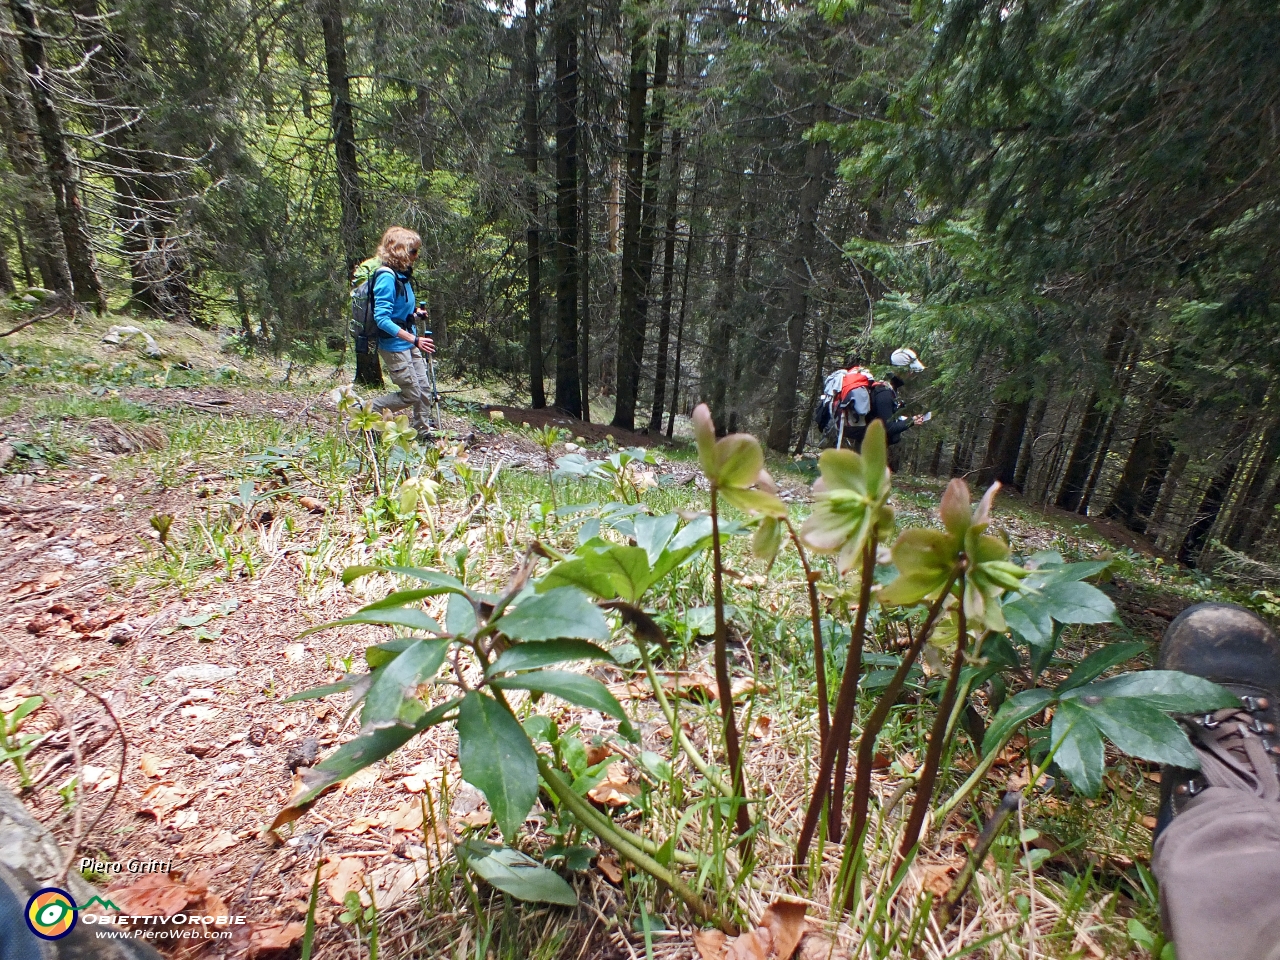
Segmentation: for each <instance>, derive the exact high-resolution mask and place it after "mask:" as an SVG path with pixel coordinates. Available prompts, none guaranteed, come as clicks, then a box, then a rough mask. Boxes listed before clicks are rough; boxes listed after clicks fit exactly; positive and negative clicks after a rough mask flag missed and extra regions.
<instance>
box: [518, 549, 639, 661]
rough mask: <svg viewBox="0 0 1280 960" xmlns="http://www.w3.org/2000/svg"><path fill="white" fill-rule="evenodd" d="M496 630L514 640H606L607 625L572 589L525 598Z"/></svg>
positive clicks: (557, 590)
mask: <svg viewBox="0 0 1280 960" xmlns="http://www.w3.org/2000/svg"><path fill="white" fill-rule="evenodd" d="M640 553H641V554H642V555H643V554H644V551H643V550H641V551H640ZM497 627H498V629H499V630H501V631H502V632H503V633H505V634H506V635H507V636H509V637H512V638H514V639H516V640H555V639H559V638H561V637H567V638H571V639H577V640H608V639H609V624H608V623H606V622H605V619H604V614H603V613H601V612H600V608H599V607H597V606H596V605H595V604H594V603H592V602H591V601H590V600H589V599H588V598H587V595H586V594H585V593H583V592H582V591H581V590H578V589H576V588H574V587H560V588H558V589H555V590H549V591H547V592H546V593H541V594H536V595H534V596H530V597H526V598H525V599H523V600H521V601H520V605H519V606H518V607H516V608H515V609H514V610H512V611H511V612H510V613H507V614H504V615H503V616H502V617H501V619H499V620H498V621H497Z"/></svg>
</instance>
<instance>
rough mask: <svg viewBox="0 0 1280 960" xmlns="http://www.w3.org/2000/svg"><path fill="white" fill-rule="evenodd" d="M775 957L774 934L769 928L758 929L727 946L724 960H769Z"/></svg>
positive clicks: (735, 939) (734, 939) (735, 938)
mask: <svg viewBox="0 0 1280 960" xmlns="http://www.w3.org/2000/svg"><path fill="white" fill-rule="evenodd" d="M771 956H773V934H772V933H770V932H769V928H768V927H756V928H755V929H754V930H748V931H747V932H746V933H744V934H742V936H740V937H734V938H733V939H732V940H730V941H729V942H728V943H727V944H726V945H725V951H724V960H768V958H769V957H771Z"/></svg>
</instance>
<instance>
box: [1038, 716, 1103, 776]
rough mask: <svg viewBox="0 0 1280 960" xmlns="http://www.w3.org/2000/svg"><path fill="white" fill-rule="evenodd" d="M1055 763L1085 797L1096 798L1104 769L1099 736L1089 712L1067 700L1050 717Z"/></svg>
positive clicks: (1100, 735)
mask: <svg viewBox="0 0 1280 960" xmlns="http://www.w3.org/2000/svg"><path fill="white" fill-rule="evenodd" d="M1050 736H1051V738H1052V740H1051V742H1052V743H1053V745H1054V749H1055V753H1054V755H1053V759H1054V762H1056V763H1057V764H1058V769H1059V770H1061V771H1062V772H1063V774H1065V775H1066V778H1067V779H1068V780H1070V781H1071V784H1072V786H1074V787H1075V788H1076V789H1077V790H1079V791H1080V792H1081V793H1083V794H1084V795H1085V796H1086V797H1096V796H1097V795H1098V789H1099V788H1100V787H1101V786H1102V773H1103V770H1104V769H1105V764H1104V756H1103V743H1102V734H1101V733H1100V732H1099V730H1098V728H1097V727H1096V726H1095V725H1094V723H1093V719H1092V718H1091V717H1090V715H1089V712H1088V711H1087V710H1085V709H1084V708H1083V707H1081V706H1079V705H1078V704H1076V703H1073V702H1072V701H1070V700H1063V701H1061V702H1060V703H1059V704H1058V708H1057V709H1056V710H1055V711H1054V714H1053V725H1052V727H1051V728H1050Z"/></svg>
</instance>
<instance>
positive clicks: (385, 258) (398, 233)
mask: <svg viewBox="0 0 1280 960" xmlns="http://www.w3.org/2000/svg"><path fill="white" fill-rule="evenodd" d="M421 246H422V238H421V237H420V236H418V235H417V234H416V233H414V232H413V231H412V230H410V229H409V228H408V227H387V232H386V233H384V234H383V235H382V240H381V241H380V242H379V243H378V259H379V260H381V261H382V262H383V263H385V264H386V265H387V266H388V267H392V268H394V269H396V270H408V269H409V268H410V267H411V266H413V254H414V253H415V252H416V251H417V250H418V249H419V248H420V247H421Z"/></svg>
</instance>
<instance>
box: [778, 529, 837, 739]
mask: <svg viewBox="0 0 1280 960" xmlns="http://www.w3.org/2000/svg"><path fill="white" fill-rule="evenodd" d="M784 522H785V523H786V525H787V533H789V534H790V535H791V542H792V543H793V544H795V548H796V553H797V554H798V555H799V557H800V565H801V566H802V567H804V581H805V586H806V587H807V588H808V590H809V620H810V621H811V622H812V624H813V672H814V675H815V678H816V681H817V684H818V753H819V754H821V753H822V752H823V751H824V750H826V749H827V738H828V737H829V736H830V733H831V715H830V710H829V707H830V704H829V702H828V699H827V697H828V695H827V655H826V651H825V650H824V649H823V646H822V612H821V611H820V610H819V609H818V576H817V574H815V573H814V572H813V571H812V570H811V569H810V568H809V557H808V556H807V555H806V554H805V552H804V545H803V544H801V542H800V538H799V537H798V536H797V535H796V528H795V527H793V526H792V525H791V521H790V520H786V521H784Z"/></svg>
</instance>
